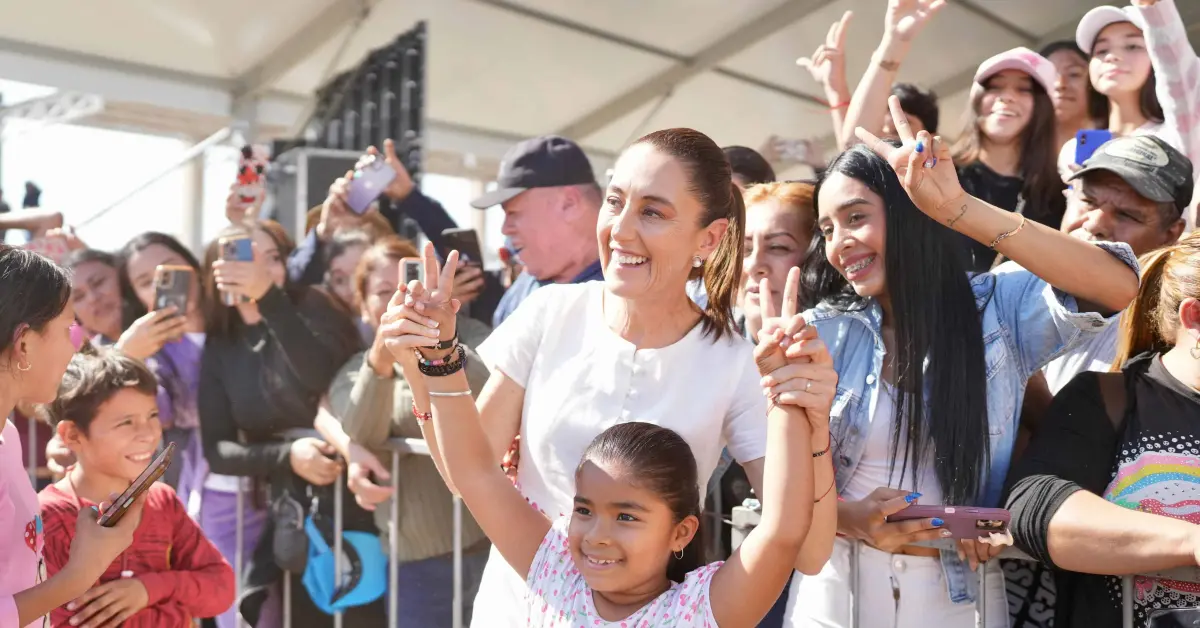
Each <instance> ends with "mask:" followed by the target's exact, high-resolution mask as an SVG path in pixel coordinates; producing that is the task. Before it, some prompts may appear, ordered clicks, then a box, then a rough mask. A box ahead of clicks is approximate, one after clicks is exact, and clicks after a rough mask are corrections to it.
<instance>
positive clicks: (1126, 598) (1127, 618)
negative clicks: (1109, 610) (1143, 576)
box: [1121, 576, 1133, 628]
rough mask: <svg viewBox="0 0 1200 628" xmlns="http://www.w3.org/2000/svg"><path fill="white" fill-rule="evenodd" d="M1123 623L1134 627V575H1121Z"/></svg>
mask: <svg viewBox="0 0 1200 628" xmlns="http://www.w3.org/2000/svg"><path fill="white" fill-rule="evenodd" d="M1121 625H1122V626H1124V628H1133V576H1122V577H1121Z"/></svg>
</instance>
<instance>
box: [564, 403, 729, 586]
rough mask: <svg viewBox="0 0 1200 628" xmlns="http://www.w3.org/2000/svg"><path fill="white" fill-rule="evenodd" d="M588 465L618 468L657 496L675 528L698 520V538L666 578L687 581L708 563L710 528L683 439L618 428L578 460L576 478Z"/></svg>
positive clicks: (632, 426)
mask: <svg viewBox="0 0 1200 628" xmlns="http://www.w3.org/2000/svg"><path fill="white" fill-rule="evenodd" d="M586 462H595V463H599V464H605V465H614V466H617V467H620V468H621V469H624V470H625V472H626V473H628V474H629V475H630V477H634V478H637V482H638V484H639V485H640V486H642V487H644V488H646V489H648V490H651V491H653V492H654V493H655V494H657V495H658V496H659V497H661V498H662V499H663V501H665V502H666V503H667V506H668V507H669V508H670V509H671V513H672V514H674V515H675V523H679V522H680V521H683V520H684V519H685V518H686V517H688V516H689V515H693V516H695V517H696V518H697V519H698V520H699V521H700V526H699V528H698V529H697V530H696V534H695V536H693V537H692V540H691V542H690V543H688V544H687V546H686V547H684V548H683V558H676V557H674V556H672V557H671V558H670V561H669V562H668V563H667V578H669V579H670V580H672V581H673V582H683V579H684V577H686V576H687V574H688V572H690V571H693V570H695V569H697V568H699V567H701V566H703V565H705V564H707V563H708V560H707V558H706V554H705V548H706V547H708V544H707V542H706V539H705V537H706V535H707V526H705V524H704V516H703V512H701V510H700V508H701V506H702V505H703V502H701V501H700V482H699V472H698V471H697V470H696V457H695V456H694V455H693V454H692V448H691V447H689V446H688V444H687V442H686V441H684V440H683V437H681V436H680V435H679V434H676V433H675V432H674V431H672V430H670V429H667V428H665V427H660V426H657V425H653V424H651V423H640V422H632V423H620V424H618V425H614V426H612V427H610V428H608V429H606V430H604V431H603V432H601V433H600V435H599V436H597V437H596V438H595V439H594V440H592V443H591V444H590V445H588V448H587V450H585V451H584V452H583V458H582V459H581V460H580V461H579V467H577V468H576V470H575V472H576V474H578V473H579V469H580V468H582V467H583V465H584V463H586Z"/></svg>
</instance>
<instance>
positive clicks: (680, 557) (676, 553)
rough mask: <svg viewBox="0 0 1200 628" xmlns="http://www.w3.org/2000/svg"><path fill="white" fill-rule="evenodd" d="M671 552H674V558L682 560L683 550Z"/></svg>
mask: <svg viewBox="0 0 1200 628" xmlns="http://www.w3.org/2000/svg"><path fill="white" fill-rule="evenodd" d="M671 553H672V554H675V560H683V550H679V551H678V552H671Z"/></svg>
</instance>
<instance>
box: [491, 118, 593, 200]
mask: <svg viewBox="0 0 1200 628" xmlns="http://www.w3.org/2000/svg"><path fill="white" fill-rule="evenodd" d="M595 182H596V175H595V174H594V173H593V172H592V163H591V162H590V161H588V158H587V155H585V154H583V149H582V148H579V145H578V144H576V143H575V142H572V141H571V140H569V139H567V138H565V137H560V136H558V135H543V136H541V137H535V138H533V139H529V140H525V141H523V142H520V143H518V144H517V145H516V146H513V147H512V148H510V149H509V150H508V152H507V153H505V154H504V160H503V161H501V162H500V173H499V174H497V175H496V189H494V190H492V191H491V192H487V193H486V194H484V195H483V196H480V197H479V198H477V199H475V200H474V201H471V206H472V207H474V208H476V209H487V208H489V207H491V206H493V205H499V204H501V203H503V202H505V201H507V200H509V199H511V198H513V197H514V196H516V195H518V194H520V193H521V192H524V191H525V190H528V189H531V188H556V187H562V186H567V185H583V184H585V183H595Z"/></svg>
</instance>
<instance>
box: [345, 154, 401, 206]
mask: <svg viewBox="0 0 1200 628" xmlns="http://www.w3.org/2000/svg"><path fill="white" fill-rule="evenodd" d="M395 178H396V171H395V170H394V169H393V168H392V167H391V166H389V165H388V164H387V162H385V161H384V160H382V159H379V158H378V157H376V158H375V159H372V160H371V161H369V162H367V163H366V164H364V165H363V167H361V168H358V169H357V170H355V171H354V178H353V179H351V180H350V189H349V190H347V192H346V204H347V205H349V206H350V209H351V210H352V211H353V212H354V213H356V214H363V213H366V211H367V209H368V208H370V207H371V203H373V202H375V199H377V198H379V195H380V194H383V190H384V189H385V188H387V186H388V184H390V183H391V182H392V180H393V179H395Z"/></svg>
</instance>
